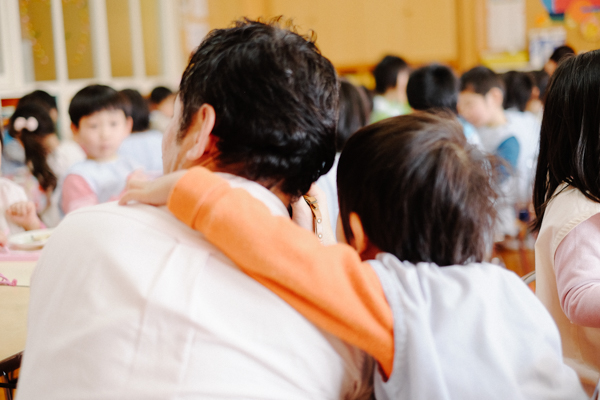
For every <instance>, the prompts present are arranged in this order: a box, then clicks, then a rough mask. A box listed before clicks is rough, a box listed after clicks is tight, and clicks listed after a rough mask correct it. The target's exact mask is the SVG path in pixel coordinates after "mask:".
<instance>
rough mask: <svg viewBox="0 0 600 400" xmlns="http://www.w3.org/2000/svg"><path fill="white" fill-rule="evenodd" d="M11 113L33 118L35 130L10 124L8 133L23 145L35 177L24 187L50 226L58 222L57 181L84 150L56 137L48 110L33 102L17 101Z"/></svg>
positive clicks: (28, 119) (27, 162)
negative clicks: (17, 104)
mask: <svg viewBox="0 0 600 400" xmlns="http://www.w3.org/2000/svg"><path fill="white" fill-rule="evenodd" d="M19 104H20V103H19ZM13 117H14V118H13V119H16V118H19V117H21V118H24V119H25V120H27V121H32V120H35V121H36V123H35V124H34V125H35V127H36V129H35V130H30V129H29V128H28V127H30V126H29V125H25V126H18V125H15V124H11V125H10V126H9V134H10V136H11V137H13V138H16V139H17V141H18V142H19V143H20V144H21V146H22V147H23V148H24V150H25V161H26V166H27V168H28V169H29V171H30V173H31V174H32V176H33V177H34V178H35V182H32V183H31V185H32V186H34V187H32V188H29V190H28V193H29V198H30V199H31V200H33V201H34V202H35V204H36V205H37V209H38V212H39V214H40V215H41V217H42V220H43V221H44V223H45V224H46V226H50V227H54V226H56V225H58V223H59V222H60V213H59V212H58V204H57V201H58V193H55V189H56V187H57V184H58V182H59V181H60V180H61V179H62V178H63V177H64V176H65V174H66V172H67V170H68V169H69V168H70V167H71V166H72V165H74V164H76V163H78V162H81V161H83V160H85V157H86V156H85V153H84V152H83V150H82V149H81V147H80V146H79V145H78V144H77V143H75V142H73V141H72V140H63V141H60V140H59V139H58V136H57V134H56V131H55V125H54V121H53V120H52V118H51V117H50V114H49V113H48V112H47V111H46V109H44V108H43V107H41V106H40V105H38V104H37V103H25V105H19V106H18V107H17V109H16V110H15V112H14V114H13ZM32 126H33V125H32ZM17 128H18V129H17ZM19 183H20V182H19ZM25 186H26V187H29V186H30V185H25ZM38 188H39V189H38Z"/></svg>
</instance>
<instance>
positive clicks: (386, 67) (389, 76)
mask: <svg viewBox="0 0 600 400" xmlns="http://www.w3.org/2000/svg"><path fill="white" fill-rule="evenodd" d="M408 68H409V67H408V64H407V63H406V61H404V60H403V59H402V58H400V57H397V56H385V57H383V60H381V61H380V62H379V64H377V65H376V66H375V69H374V70H373V77H374V78H375V93H377V94H384V93H385V92H386V91H387V90H388V89H389V88H393V87H396V85H397V84H398V82H397V81H398V73H399V72H400V71H404V70H408Z"/></svg>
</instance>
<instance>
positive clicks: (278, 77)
mask: <svg viewBox="0 0 600 400" xmlns="http://www.w3.org/2000/svg"><path fill="white" fill-rule="evenodd" d="M292 29H293V28H292V27H291V26H290V27H288V29H283V28H281V27H280V26H279V24H278V20H275V21H273V22H270V23H262V22H259V21H250V20H247V19H246V20H243V21H238V22H236V23H235V25H234V26H233V27H232V28H228V29H216V30H213V31H212V32H210V33H209V34H208V35H207V37H206V38H205V39H204V40H203V41H202V43H201V44H200V46H199V47H198V49H197V50H196V51H195V52H194V54H193V55H192V57H191V59H190V62H189V64H188V66H187V68H186V70H185V72H184V73H183V77H182V78H181V84H180V91H179V96H180V99H181V104H182V115H181V126H180V132H179V134H178V140H182V138H183V137H184V136H185V135H186V133H187V130H188V128H189V127H190V125H191V123H192V119H193V117H194V115H195V114H196V112H197V111H198V109H199V108H200V106H201V105H202V104H205V103H206V104H209V105H211V106H212V107H213V108H214V110H215V113H216V121H215V126H214V128H213V130H212V135H214V136H216V137H218V138H219V140H218V141H217V149H218V150H219V152H220V154H219V157H218V160H217V162H218V163H219V164H220V165H221V166H227V165H229V166H236V168H237V166H240V165H241V167H240V168H239V169H240V170H238V171H236V173H237V174H238V175H241V176H244V177H246V178H248V179H250V180H253V181H260V182H261V183H262V184H264V185H265V186H268V187H269V186H275V185H278V186H279V188H280V190H281V191H282V192H283V193H286V194H289V195H292V196H299V195H302V194H304V193H306V192H307V191H308V189H309V187H310V185H311V184H312V183H313V182H314V181H316V180H317V178H318V177H319V176H321V175H322V174H324V173H326V172H327V171H329V169H330V168H331V166H332V164H333V160H334V156H335V130H336V122H337V111H338V82H337V75H336V72H335V69H334V68H333V65H332V64H331V62H329V60H327V59H326V58H325V57H323V56H322V55H321V53H320V52H319V50H318V49H317V47H316V45H315V44H314V42H313V40H311V39H309V38H307V37H303V36H300V35H299V34H297V33H296V32H294V31H293V30H292Z"/></svg>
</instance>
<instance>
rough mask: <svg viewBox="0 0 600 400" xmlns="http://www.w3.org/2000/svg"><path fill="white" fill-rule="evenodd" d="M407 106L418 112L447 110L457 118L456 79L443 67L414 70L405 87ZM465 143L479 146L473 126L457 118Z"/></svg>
mask: <svg viewBox="0 0 600 400" xmlns="http://www.w3.org/2000/svg"><path fill="white" fill-rule="evenodd" d="M406 97H407V99H408V104H410V106H411V107H412V108H413V109H414V110H418V111H436V110H448V111H450V112H451V113H453V114H455V115H457V116H458V111H457V110H456V103H457V102H458V79H456V76H455V75H454V72H453V71H452V70H451V69H450V68H449V67H447V66H445V65H439V64H432V65H427V66H425V67H421V68H419V69H416V70H414V71H413V72H412V73H411V74H410V77H409V78H408V84H407V85H406ZM458 120H459V121H460V123H461V125H462V126H463V131H464V134H465V137H466V138H467V141H468V142H469V143H471V144H473V145H476V146H481V140H480V139H479V136H478V135H477V132H476V131H475V128H474V127H473V125H471V124H470V123H468V122H467V121H466V120H465V119H464V118H462V117H459V118H458Z"/></svg>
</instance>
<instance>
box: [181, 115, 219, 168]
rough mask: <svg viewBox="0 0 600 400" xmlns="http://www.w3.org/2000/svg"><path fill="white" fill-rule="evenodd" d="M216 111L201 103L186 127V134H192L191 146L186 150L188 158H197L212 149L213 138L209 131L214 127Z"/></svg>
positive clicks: (193, 159)
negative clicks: (190, 122) (189, 124)
mask: <svg viewBox="0 0 600 400" xmlns="http://www.w3.org/2000/svg"><path fill="white" fill-rule="evenodd" d="M215 121H216V113H215V109H214V108H213V106H211V105H210V104H206V103H205V104H202V105H201V106H200V108H199V109H198V111H196V114H195V115H194V118H193V119H192V124H191V126H190V128H189V129H188V135H193V144H192V147H191V148H190V149H189V150H188V151H187V153H186V157H187V158H188V160H192V161H195V160H199V159H200V158H201V157H202V156H203V155H204V153H205V152H206V151H214V148H215V146H212V145H214V142H215V140H214V139H215V138H213V137H212V135H211V133H212V130H213V128H214V127H215Z"/></svg>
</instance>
